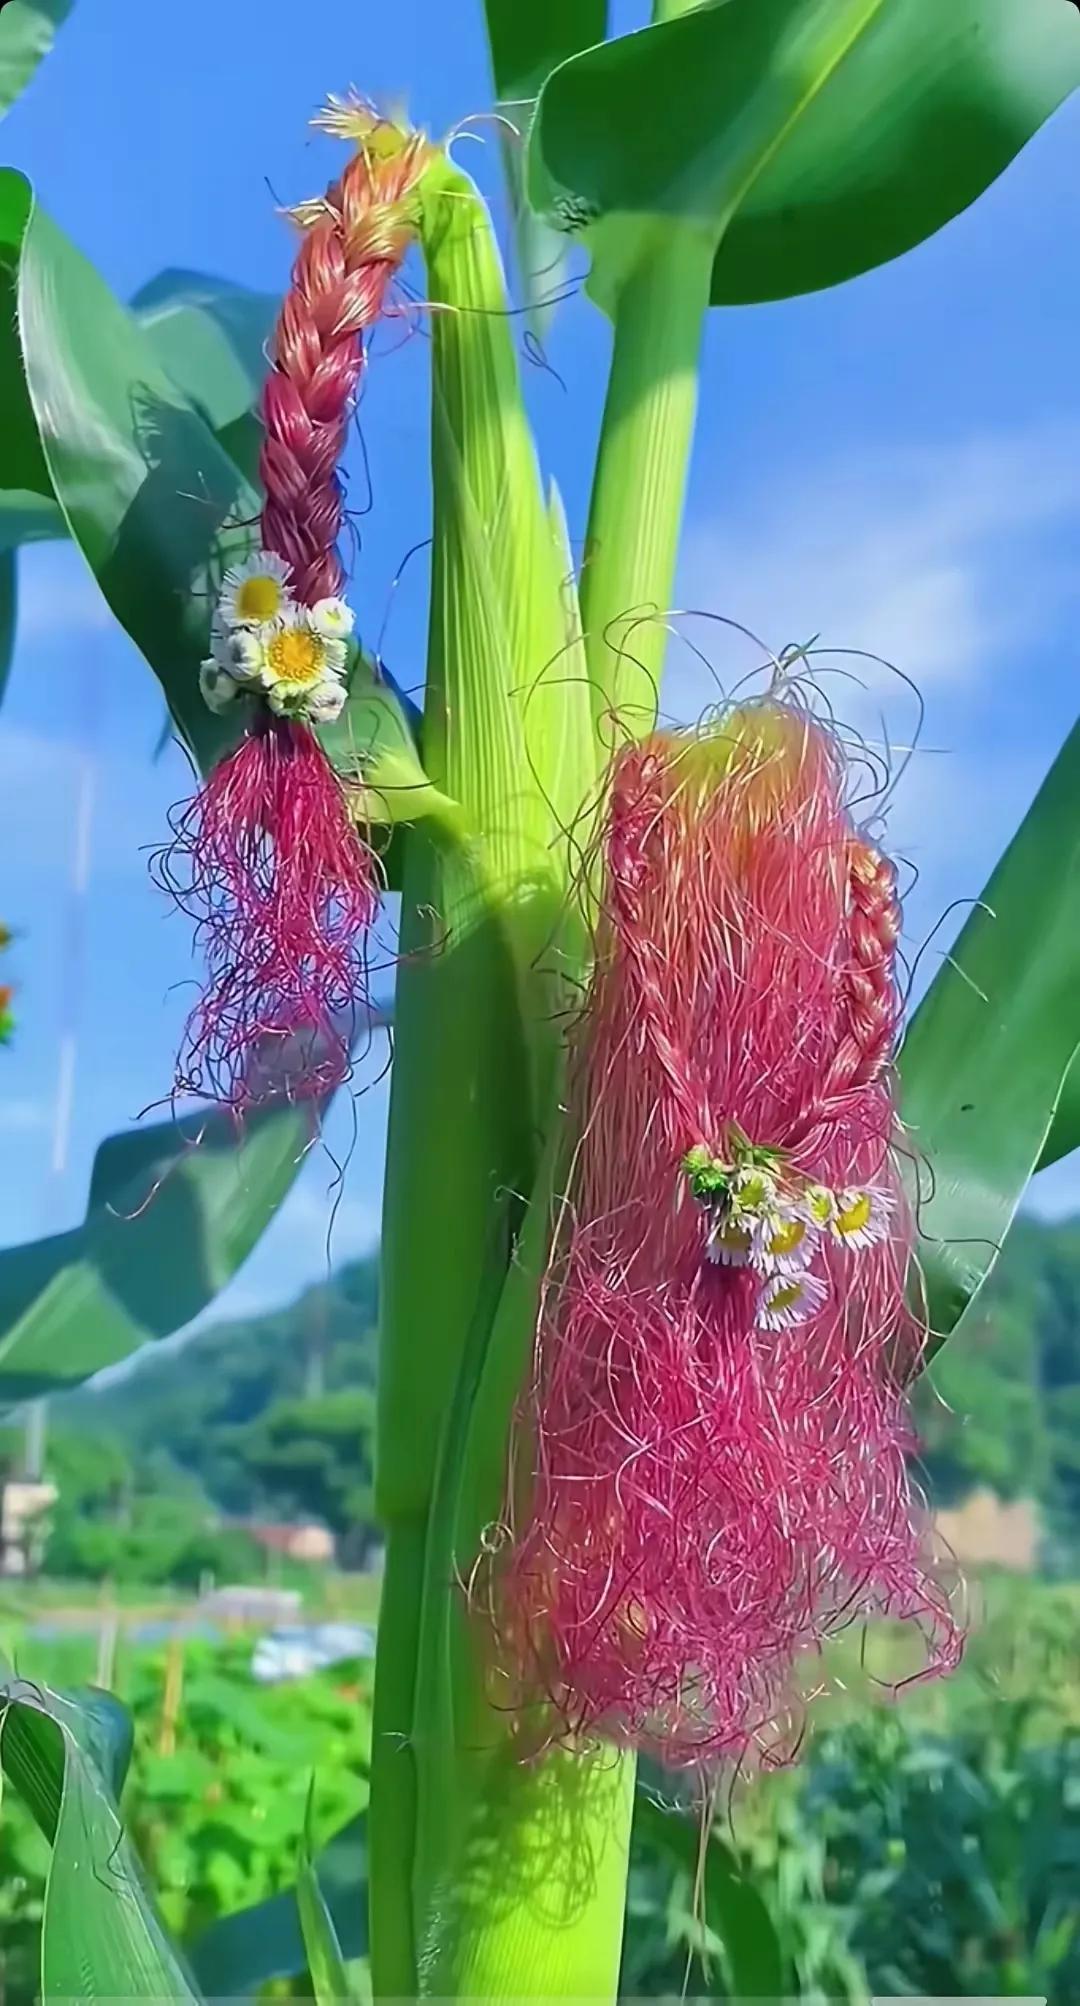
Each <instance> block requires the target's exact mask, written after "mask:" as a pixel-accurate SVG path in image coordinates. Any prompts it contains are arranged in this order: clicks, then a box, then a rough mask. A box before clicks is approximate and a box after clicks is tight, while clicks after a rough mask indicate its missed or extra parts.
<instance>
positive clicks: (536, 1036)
mask: <svg viewBox="0 0 1080 2006" xmlns="http://www.w3.org/2000/svg"><path fill="white" fill-rule="evenodd" d="M421 238H422V243H423V248H424V252H425V256H426V259H427V264H428V299H429V301H430V302H431V304H432V309H433V310H432V318H431V326H432V353H433V384H432V407H433V415H432V472H433V491H434V509H435V520H434V539H433V560H432V594H431V630H430V637H429V649H428V674H427V688H426V696H425V707H424V758H425V768H426V772H427V774H428V777H429V779H430V781H431V783H432V785H433V787H434V788H436V789H437V790H439V791H440V793H443V794H445V795H446V796H447V797H449V798H450V799H451V800H452V801H454V802H456V803H458V804H460V818H459V822H458V825H457V826H456V827H455V828H453V829H450V828H443V827H440V826H439V825H438V824H437V823H436V822H435V819H434V818H430V819H429V820H428V821H427V822H425V823H420V824H417V825H416V826H415V827H414V828H412V829H410V830H409V832H408V834H407V837H406V847H405V859H406V861H405V875H404V883H403V888H402V920H401V930H402V934H401V950H402V952H401V961H400V966H399V972H398V984H397V1003H396V1013H395V1066H394V1080H393V1091H392V1095H391V1106H390V1135H389V1145H388V1155H387V1173H386V1196H385V1203H384V1217H383V1241H382V1306H381V1346H380V1373H379V1423H378V1440H377V1454H376V1509H377V1512H378V1515H379V1518H380V1521H381V1523H382V1524H383V1525H384V1526H385V1527H386V1529H387V1532H388V1536H389V1538H388V1551H387V1564H386V1571H385V1575H384V1581H383V1595H382V1614H381V1619H380V1627H379V1644H378V1657H377V1665H376V1733H375V1738H374V1744H373V1750H372V1790H371V1808H370V1812H369V1839H370V1848H371V1858H372V1870H371V1888H372V1916H371V1940H372V1957H371V1963H372V1983H373V1988H374V1991H375V1993H376V1996H377V1997H380V1998H398V1999H405V1998H409V1997H415V1994H416V1989H417V1962H418V1960H417V1951H416V1943H417V1936H418V1929H419V1927H422V1926H423V1922H424V1917H423V1914H422V1913H421V1914H420V1915H417V1906H416V1896H415V1862H416V1844H417V1819H418V1806H423V1804H424V1803H425V1802H427V1801H429V1800H430V1796H431V1787H430V1776H431V1771H432V1766H433V1763H437V1761H438V1754H439V1751H438V1747H437V1746H435V1747H433V1746H432V1744H433V1742H437V1729H436V1728H435V1727H434V1726H433V1724H432V1722H431V1720H430V1719H429V1718H427V1717H426V1716H425V1717H421V1715H420V1714H419V1712H418V1709H417V1702H416V1680H417V1660H418V1652H419V1645H420V1638H421V1634H422V1620H423V1602H424V1569H425V1554H426V1547H427V1541H428V1537H429V1519H430V1512H431V1498H432V1490H433V1486H434V1482H435V1473H436V1468H437V1463H438V1457H439V1449H440V1442H441V1440H442V1436H443V1433H444V1429H445V1424H446V1419H447V1415H448V1413H449V1412H450V1411H451V1410H452V1408H453V1405H454V1399H455V1388H456V1387H457V1384H458V1380H459V1376H460V1373H461V1368H462V1360H463V1356H464V1353H465V1348H466V1345H467V1344H468V1343H469V1342H470V1340H473V1341H479V1338H482V1337H483V1336H485V1335H486V1329H487V1326H488V1325H489V1324H490V1321H491V1318H492V1316H493V1315H494V1311H495V1306H496V1304H497V1302H498V1297H499V1293H500V1291H501V1287H502V1283H503V1279H504V1277H505V1274H506V1270H507V1267H508V1264H509V1259H510V1247H511V1223H512V1210H513V1207H514V1205H515V1203H516V1202H517V1201H516V1200H515V1198H514V1195H513V1194H515V1193H521V1192H527V1191H528V1190H529V1188H530V1186H531V1184H532V1181H533V1178H534V1176H535V1168H536V1150H537V1134H536V1128H537V1114H536V1109H537V1106H538V1104H539V1102H538V1096H539V1095H540V1094H541V1093H543V1095H544V1098H545V1100H546V1096H547V1092H548V1091H549V1088H548V1085H547V1081H548V1079H549V1077H550V1073H551V1070H552V1066H553V1063H554V1055H555V1052H556V1050H557V1046H558V1030H557V1026H556V1024H555V1022H554V1012H553V1008H552V1002H551V997H550V993H549V990H548V988H547V986H546V978H545V976H544V975H543V973H542V972H541V970H540V967H539V963H540V961H541V958H542V956H541V950H542V948H543V946H544V943H545V942H546V941H547V940H549V939H550V937H551V935H552V932H553V929H554V927H555V925H556V923H557V920H558V916H559V913H560V909H561V905H562V898H563V885H562V881H561V878H560V875H559V863H558V861H557V859H556V857H555V853H554V850H553V834H554V827H553V822H554V818H553V814H552V808H551V802H550V799H549V793H548V790H546V789H545V787H544V786H543V785H542V784H541V783H540V782H539V781H538V780H537V778H536V774H535V765H534V762H533V761H532V760H531V759H530V757H529V756H528V747H527V730H528V728H529V725H530V724H531V723H535V720H534V718H533V714H532V712H531V711H530V710H529V698H530V692H531V688H532V685H533V684H534V682H535V680H536V678H537V677H538V676H539V675H540V674H541V672H542V671H543V670H544V668H545V665H546V664H547V663H549V662H550V661H551V660H553V659H554V658H555V657H557V655H558V653H559V650H560V648H561V647H562V646H563V645H564V640H565V627H564V620H563V609H562V600H561V597H560V592H559V586H560V582H561V573H560V570H559V565H558V562H557V556H556V546H555V542H554V539H553V535H552V529H551V525H550V523H549V521H548V517H547V513H546V510H545V508H544V503H543V495H542V491H541V488H540V482H539V476H538V471H537V467H536V460H535V455H534V451H533V445H532V438H531V434H530V433H529V429H528V424H527V420H526V415H525V411H524V406H523V403H522V399H521V393H520V385H519V382H518V371H517V358H516V353H515V348H514V333H513V329H512V324H511V323H510V321H509V319H508V316H507V312H506V296H505V289H504V284H503V276H502V268H501V265H500V262H499V256H498V250H497V247H496V244H495V240H494V236H493V233H492V230H491V226H490V221H489V218H488V216H487V212H486V209H485V208H484V206H483V204H482V202H481V201H480V200H479V198H478V196H477V195H476V192H475V190H474V189H473V187H472V184H471V183H470V182H469V181H468V179H467V177H466V176H464V175H462V174H461V173H460V171H459V170H458V169H456V168H454V167H453V165H452V164H451V163H450V162H448V161H446V160H443V161H440V162H438V163H436V164H435V165H433V167H432V169H431V170H430V172H429V175H428V177H427V180H426V182H425V190H424V201H423V214H422V218H421ZM540 707H541V708H542V707H543V699H542V702H541V706H540ZM588 743H589V741H588V736H587V735H586V747H588ZM578 798H580V796H579V797H578ZM478 1334H479V1335H478ZM451 1586H452V1584H451V1582H450V1581H449V1580H447V1581H445V1582H440V1584H439V1592H440V1593H441V1594H443V1595H446V1594H448V1593H450V1592H451ZM402 1751H407V1755H406V1757H405V1759H403V1756H402Z"/></svg>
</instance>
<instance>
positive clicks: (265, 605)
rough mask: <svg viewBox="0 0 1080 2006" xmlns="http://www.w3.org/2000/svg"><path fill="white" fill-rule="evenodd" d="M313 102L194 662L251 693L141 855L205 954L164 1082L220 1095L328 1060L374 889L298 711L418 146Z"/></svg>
mask: <svg viewBox="0 0 1080 2006" xmlns="http://www.w3.org/2000/svg"><path fill="white" fill-rule="evenodd" d="M319 122H320V123H322V124H323V125H324V126H326V127H327V129H329V130H331V131H334V132H337V133H339V134H340V135H341V136H345V137H349V138H351V139H353V140H354V141H355V142H356V146H357V151H356V153H355V155H354V157H353V158H352V159H351V161H350V162H349V165H348V166H347V167H346V169H345V171H344V173H343V174H342V176H341V178H340V180H339V181H338V182H336V183H335V184H334V185H333V186H332V187H331V188H330V189H329V191H328V192H327V194H326V196H325V197H324V198H322V199H321V200H319V201H317V202H312V203H307V204H305V205H303V206H302V207H301V208H300V209H298V210H296V211H294V212H293V215H294V220H296V221H297V222H298V223H299V224H300V226H301V228H302V229H303V231H304V237H303V242H302V244H301V247H300V252H299V256H298V257H297V260H296V264H295V267H294V269H293V274H292V281H291V284H290V287H289V291H288V293H287V295H286V298H285V301H284V304H283V306H282V309H281V313H280V316H279V319H278V322H277V326H276V328H275V331H274V334H273V337H272V341H271V344H270V356H271V370H270V375H269V377H268V380H267V382H266V386H265V389H264V392H263V398H262V407H261V412H262V421H263V425H264V428H265V438H264V441H263V446H262V454H261V460H260V472H261V478H262V484H263V490H264V497H265V499H264V506H263V512H262V538H261V548H260V549H258V550H256V551H254V552H253V553H252V554H251V555H250V556H249V557H248V558H246V559H245V561H244V562H243V563H241V564H238V565H236V566H235V567H234V568H233V569H232V570H230V571H228V572H227V573H226V575H225V578H224V582H223V586H222V590H221V594H220V598H219V600H218V603H217V606H216V608H215V611H214V616H213V620H212V625H211V653H210V656H209V658H208V659H207V661H206V662H204V664H203V668H202V675H201V688H202V694H203V697H204V698H205V701H206V702H207V704H208V705H209V706H210V708H211V709H212V710H214V711H223V710H226V709H228V708H231V707H232V706H233V705H234V704H236V703H239V702H242V701H244V700H245V699H247V700H248V701H249V702H250V703H251V704H253V706H254V708H253V710H252V712H251V716H250V722H249V723H248V725H247V729H246V730H245V732H244V735H243V737H242V738H241V739H240V741H239V743H238V744H237V745H236V747H235V748H234V750H233V751H231V752H230V753H229V754H227V755H226V757H225V758H224V759H222V760H221V761H220V763H219V764H218V765H217V766H216V767H215V768H214V770H213V772H212V773H211V774H210V776H209V778H208V779H207V781H206V783H205V785H204V786H203V788H202V789H201V791H200V792H199V794H198V795H196V797H195V799H194V800H193V801H191V802H190V803H188V804H187V805H186V806H185V807H184V808H183V809H181V810H180V811H179V812H178V814H177V816H176V817H175V819H174V827H173V841H172V843H171V845H170V847H169V849H168V851H167V852H166V855H165V857H164V859H163V861H162V867H161V868H162V876H163V878H164V879H165V882H166V883H167V885H168V887H169V889H170V890H171V891H172V892H173V894H174V896H175V897H176V898H177V900H178V902H179V903H180V904H181V905H182V906H183V908H184V910H185V911H187V912H188V913H190V914H191V915H192V917H193V918H194V919H195V921H196V927H197V939H198V941H199V944H200V945H201V947H202V949H203V952H204V954H205V958H206V966H207V979H206V982H205V986H204V987H203V990H202V993H201V995H200V997H199V1000H198V1002H197V1004H196V1006H195V1008H194V1010H193V1011H192V1013H191V1016H190V1018H189V1020H188V1023H187V1027H186V1030H185V1033H184V1037H183V1041H182V1047H181V1053H180V1058H179V1061H178V1065H177V1076H176V1091H177V1092H178V1093H180V1094H194V1095H196V1096H200V1097H202V1098H204V1099H209V1100H212V1101H216V1102H220V1103H223V1104H224V1105H226V1106H228V1107H230V1108H232V1109H233V1110H235V1111H236V1112H237V1113H243V1112H245V1111H246V1110H247V1109H249V1108H250V1107H252V1106H254V1105H257V1104H258V1103H259V1101H260V1100H261V1099H263V1098H265V1097H266V1094H267V1081H268V1080H270V1081H272V1082H274V1083H275V1084H274V1087H273V1091H275V1092H278V1093H280V1092H281V1091H282V1083H283V1082H284V1088H285V1091H287V1092H288V1093H289V1094H290V1095H292V1096H294V1097H301V1096H312V1095H313V1096H319V1095H322V1094H323V1093H325V1092H327V1091H328V1090H329V1089H331V1088H332V1087H334V1086H335V1085H337V1084H338V1083H339V1082H340V1081H341V1080H342V1079H343V1078H344V1077H345V1076H346V1074H347V1072H348V1069H349V1063H350V1048H351V1044H352V1040H353V1037H354V1035H355V1031H356V1028H357V1026H358V1024H359V1023H360V1022H361V1021H362V1020H363V1017H364V1015H365V1014H366V1008H367V943H368V935H369V929H370V927H371V924H372V922H373V920H374V918H375V915H376V911H377V907H378V898H379V889H380V881H379V870H378V864H377V860H376V858H375V856H374V855H373V853H372V851H371V849H370V847H369V845H368V844H367V843H366V841H365V840H364V838H363V836H362V834H361V832H360V830H359V829H358V828H357V826H356V824H355V822H354V820H353V818H352V816H351V814H350V809H349V803H348V800H347V797H346V794H345V791H344V788H343V786H342V783H341V781H340V779H339V778H338V775H337V773H336V772H335V770H334V768H333V766H332V765H331V763H330V761H329V759H328V758H327V756H326V753H325V752H324V751H323V749H322V746H321V745H320V743H319V740H318V738H317V737H316V735H315V730H314V727H315V726H317V725H320V724H324V723H329V722H332V721H333V719H335V718H336V717H337V716H338V715H339V714H340V712H341V709H342V707H343V705H344V702H345V698H346V684H345V673H346V668H347V662H348V643H349V637H350V635H351V633H352V629H353V614H352V611H351V609H350V608H349V606H348V605H347V604H346V602H345V600H344V598H343V597H342V591H343V587H344V573H343V569H342V564H341V559H340V556H339V553H338V539H339V536H340V533H341V527H342V520H343V513H344V495H343V490H342V485H341V481H340V478H339V474H338V468H339V464H340V461H341V457H342V453H343V451H344V447H345V443H346V437H347V433H348V426H349V421H350V418H351V415H352V411H353V408H354V405H355V401H356V396H357V391H358V387H359V382H360V377H361V373H362V370H363V367H364V360H365V340H366V337H367V335H368V333H369V331H370V330H371V328H372V327H373V326H374V325H375V323H376V322H377V321H378V319H379V317H380V315H381V314H382V313H383V311H384V310H385V306H386V298H387V293H388V290H389V288H390V286H391V283H392V281H393V279H394V276H395V274H396V273H397V271H398V269H399V267H400V265H401V262H402V260H403V258H404V256H405V254H406V251H407V250H408V248H409V246H410V244H411V242H412V240H413V234H414V214H415V193H416V188H417V184H418V181H419V179H420V176H421V174H422V172H423V169H424V166H425V165H426V163H427V160H428V159H429V157H430V149H429V148H428V146H427V143H426V142H425V141H424V140H423V139H422V138H421V137H420V136H419V135H407V134H404V133H402V132H399V131H398V129H397V128H396V127H394V126H390V125H387V124H384V123H383V122H380V121H379V120H378V119H376V118H375V117H374V116H373V115H372V114H371V113H369V112H368V111H367V110H366V108H365V107H363V106H362V105H360V104H359V103H352V102H349V103H348V104H336V103H332V104H331V107H330V110H329V111H328V112H327V113H325V114H324V115H323V117H322V119H321V120H320V121H319ZM275 1052H280V1054H281V1063H280V1064H277V1065H275V1063H274V1054H275Z"/></svg>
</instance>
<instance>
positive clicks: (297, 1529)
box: [244, 1520, 335, 1567]
mask: <svg viewBox="0 0 1080 2006" xmlns="http://www.w3.org/2000/svg"><path fill="white" fill-rule="evenodd" d="M244 1531H245V1532H246V1533H247V1534H248V1536H249V1538H251V1539H253V1540H254V1542H255V1544H256V1546H261V1547H262V1549H263V1552H264V1553H275V1554H278V1555H280V1557H281V1559H282V1560H305V1561H308V1562H310V1564H311V1565H312V1566H321V1567H328V1566H329V1565H330V1563H331V1562H332V1561H333V1559H334V1553H335V1544H334V1535H333V1533H332V1532H329V1531H328V1530H327V1528H326V1526H325V1525H315V1524H309V1525H266V1524H263V1523H262V1522H261V1521H259V1520H254V1521H253V1520H248V1522H247V1523H246V1525H245V1526H244Z"/></svg>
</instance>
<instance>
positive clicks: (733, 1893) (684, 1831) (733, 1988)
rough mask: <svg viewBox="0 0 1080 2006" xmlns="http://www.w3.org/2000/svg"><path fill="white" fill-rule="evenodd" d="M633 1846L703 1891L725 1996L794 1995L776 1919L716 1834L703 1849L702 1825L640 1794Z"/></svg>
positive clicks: (703, 1911) (703, 1917)
mask: <svg viewBox="0 0 1080 2006" xmlns="http://www.w3.org/2000/svg"><path fill="white" fill-rule="evenodd" d="M634 1843H635V1844H643V1845H645V1846H647V1847H648V1848H649V1850H650V1852H652V1853H654V1854H656V1853H658V1854H660V1856H661V1857H662V1858H666V1859H668V1860H670V1861H671V1862H672V1864H673V1865H674V1866H676V1867H678V1868H680V1869H681V1870H682V1871H683V1872H684V1873H686V1874H688V1875H689V1876H690V1880H691V1884H692V1885H693V1886H694V1887H695V1888H696V1889H697V1890H698V1902H699V1908H698V1915H697V1919H698V1920H699V1921H700V1922H701V1923H702V1924H703V1926H704V1928H705V1929H706V1930H708V1931H710V1932H711V1933H712V1935H714V1936H717V1937H719V1939H720V1942H721V1943H722V1945H723V1963H724V1967H725V1968H724V1978H725V1980H726V1983H725V1984H724V1986H723V1990H722V1993H721V1995H720V1996H722V1997H723V1998H725V1999H738V2000H742V1999H768V2000H780V1999H785V1998H788V1997H793V1996H794V1991H795V1988H794V1984H793V1983H792V1982H791V1974H789V1973H788V1971H787V1970H786V1968H785V1960H784V1954H783V1950H782V1948H781V1944H780V1939H779V1936H778V1935H777V1932H776V1928H775V1925H774V1923H773V1920H772V1917H771V1916H770V1914H769V1911H768V1909H767V1908H766V1906H765V1903H764V1902H763V1900H762V1898H761V1895H760V1894H759V1892H758V1890H757V1888H756V1887H755V1886H754V1883H753V1882H752V1881H748V1880H746V1879H744V1877H743V1876H742V1874H740V1872H739V1867H738V1862H737V1861H736V1859H735V1857H734V1855H733V1853H732V1852H731V1849H730V1847H728V1846H725V1844H724V1842H723V1840H722V1839H720V1838H719V1837H718V1836H717V1834H716V1832H715V1831H711V1832H710V1833H709V1835H708V1841H707V1843H706V1844H705V1845H704V1847H703V1846H702V1843H701V1832H700V1829H699V1827H698V1826H697V1825H695V1824H694V1823H692V1822H691V1820H690V1819H689V1818H687V1817H685V1816H684V1815H683V1814H682V1813H681V1812H677V1811H665V1810H664V1809H663V1808H662V1807H661V1806H660V1805H659V1804H657V1803H655V1802H654V1800H653V1799H652V1798H651V1797H648V1796H646V1794H645V1792H644V1791H643V1790H640V1789H639V1791H638V1794H637V1801H636V1804H635V1807H634ZM710 1989H711V1990H712V1989H717V1990H718V1989H719V1988H710Z"/></svg>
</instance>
